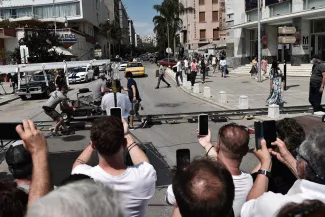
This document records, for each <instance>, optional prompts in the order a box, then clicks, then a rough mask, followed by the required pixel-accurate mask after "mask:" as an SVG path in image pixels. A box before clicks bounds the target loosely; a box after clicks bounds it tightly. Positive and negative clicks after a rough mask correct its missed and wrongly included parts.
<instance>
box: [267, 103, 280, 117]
mask: <svg viewBox="0 0 325 217" xmlns="http://www.w3.org/2000/svg"><path fill="white" fill-rule="evenodd" d="M268 117H269V118H272V119H278V118H280V107H279V106H278V105H276V104H272V105H269V109H268Z"/></svg>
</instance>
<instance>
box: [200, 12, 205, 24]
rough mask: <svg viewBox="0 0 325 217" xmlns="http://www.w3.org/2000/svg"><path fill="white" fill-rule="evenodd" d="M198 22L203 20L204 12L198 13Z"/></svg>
mask: <svg viewBox="0 0 325 217" xmlns="http://www.w3.org/2000/svg"><path fill="white" fill-rule="evenodd" d="M199 22H205V12H200V13H199Z"/></svg>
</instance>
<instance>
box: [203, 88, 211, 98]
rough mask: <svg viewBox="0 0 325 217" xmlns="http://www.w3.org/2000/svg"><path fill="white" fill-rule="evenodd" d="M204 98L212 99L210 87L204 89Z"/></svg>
mask: <svg viewBox="0 0 325 217" xmlns="http://www.w3.org/2000/svg"><path fill="white" fill-rule="evenodd" d="M203 97H204V98H208V99H209V98H211V90H210V87H204V91H203Z"/></svg>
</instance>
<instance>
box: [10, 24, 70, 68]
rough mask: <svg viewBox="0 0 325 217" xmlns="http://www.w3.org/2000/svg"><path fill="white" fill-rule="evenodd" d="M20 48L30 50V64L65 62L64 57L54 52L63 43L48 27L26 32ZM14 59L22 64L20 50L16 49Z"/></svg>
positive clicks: (35, 28) (20, 41) (20, 42)
mask: <svg viewBox="0 0 325 217" xmlns="http://www.w3.org/2000/svg"><path fill="white" fill-rule="evenodd" d="M18 43H19V46H21V45H26V46H27V47H28V49H29V59H28V60H29V62H30V63H47V62H60V61H63V60H64V56H63V55H62V54H59V53H57V52H56V51H55V49H54V50H52V51H49V50H50V49H52V48H54V47H59V46H60V45H61V42H60V40H59V36H58V35H56V34H55V33H54V32H53V30H52V29H49V28H48V27H46V26H40V27H34V28H33V29H32V30H25V34H24V37H23V38H21V39H20V40H19V42H18ZM12 58H13V59H14V60H16V62H17V63H21V58H20V48H19V47H17V48H15V51H14V52H13V54H12Z"/></svg>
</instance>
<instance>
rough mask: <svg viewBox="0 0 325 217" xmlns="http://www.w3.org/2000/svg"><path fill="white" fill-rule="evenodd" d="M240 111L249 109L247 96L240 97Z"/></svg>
mask: <svg viewBox="0 0 325 217" xmlns="http://www.w3.org/2000/svg"><path fill="white" fill-rule="evenodd" d="M238 107H239V109H248V97H247V96H240V97H239V105H238Z"/></svg>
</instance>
